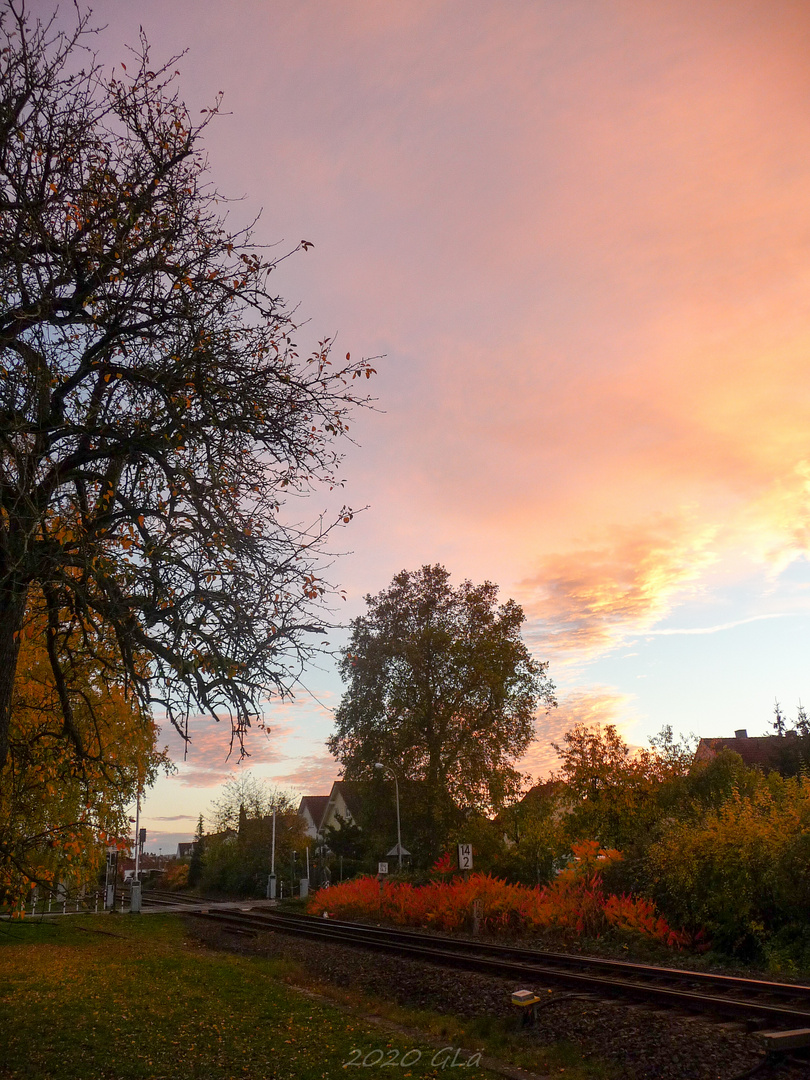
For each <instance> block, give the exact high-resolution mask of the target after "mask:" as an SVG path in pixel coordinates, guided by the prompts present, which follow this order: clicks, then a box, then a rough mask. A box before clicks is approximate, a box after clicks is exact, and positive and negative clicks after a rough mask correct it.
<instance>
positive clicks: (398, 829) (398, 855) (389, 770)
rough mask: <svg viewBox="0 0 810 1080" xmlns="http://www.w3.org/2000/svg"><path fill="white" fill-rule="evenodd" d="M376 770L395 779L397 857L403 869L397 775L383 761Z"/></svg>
mask: <svg viewBox="0 0 810 1080" xmlns="http://www.w3.org/2000/svg"><path fill="white" fill-rule="evenodd" d="M374 768H375V769H382V770H383V771H385V772H389V773H390V774H391V776H392V777H393V778H394V790H395V791H396V793H397V857H398V859H399V869H400V870H401V869H402V833H401V831H400V828H399V784H398V782H397V774H396V773H395V772H394V770H393V769H392V768H391V767H390V766H388V765H383V763H382V762H381V761H378V762H376V763H375V765H374Z"/></svg>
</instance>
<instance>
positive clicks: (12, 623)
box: [0, 578, 28, 769]
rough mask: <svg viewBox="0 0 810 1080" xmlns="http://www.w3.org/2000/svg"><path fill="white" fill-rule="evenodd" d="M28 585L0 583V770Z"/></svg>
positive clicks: (10, 582)
mask: <svg viewBox="0 0 810 1080" xmlns="http://www.w3.org/2000/svg"><path fill="white" fill-rule="evenodd" d="M27 596H28V586H27V585H24V584H22V583H21V582H19V581H14V580H13V579H12V580H9V579H8V578H7V579H6V580H5V581H4V582H3V583H2V585H0V769H2V767H3V766H4V765H5V763H6V758H7V757H8V732H9V726H10V723H11V703H12V699H13V696H14V677H15V675H16V673H17V659H18V657H19V655H20V634H21V631H22V627H23V622H24V620H25V602H26V599H27Z"/></svg>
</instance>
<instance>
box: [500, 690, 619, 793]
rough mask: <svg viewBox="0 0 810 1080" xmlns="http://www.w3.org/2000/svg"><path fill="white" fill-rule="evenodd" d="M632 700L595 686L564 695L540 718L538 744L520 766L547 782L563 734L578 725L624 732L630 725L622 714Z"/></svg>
mask: <svg viewBox="0 0 810 1080" xmlns="http://www.w3.org/2000/svg"><path fill="white" fill-rule="evenodd" d="M630 700H631V699H630V696H629V695H628V694H622V693H619V692H617V691H616V690H613V689H612V688H610V687H591V688H589V689H587V690H576V691H572V692H570V693H568V694H565V695H563V696H562V697H561V699H560V703H559V706H558V708H556V709H552V710H551V712H549V713H547V714H546V715H545V716H541V717H538V719H537V722H536V724H535V738H534V742H533V743H532V744H531V746H530V747H529V749H528V751H527V752H526V754H525V756H524V757H523V758H521V760H520V762H519V763H518V767H519V768H520V769H521V771H522V772H528V773H530V774H531V775H532V777H534V778H535V779H540V780H542V779H545V778H546V777H547V776H548V775H549V774H550V773H551V772H553V770H554V769H555V768H557V766H558V765H559V760H560V759H559V757H558V756H557V752H556V751H555V749H554V747H553V746H552V745H551V744H552V743H558V744H559V743H561V742H562V737H563V735H565V733H566V732H567V731H571V729H572V728H574V727H575V726H576V725H577V724H587V725H588V726H589V727H593V726H594V725H597V724H615V725H616V726H617V727H618V728H619V729H620V730H621V728H622V726H623V725H624V724H625V723H626V721H625V720H624V718H623V715H622V714H623V712H624V711H625V710H626V707H627V705H628V703H629V702H630Z"/></svg>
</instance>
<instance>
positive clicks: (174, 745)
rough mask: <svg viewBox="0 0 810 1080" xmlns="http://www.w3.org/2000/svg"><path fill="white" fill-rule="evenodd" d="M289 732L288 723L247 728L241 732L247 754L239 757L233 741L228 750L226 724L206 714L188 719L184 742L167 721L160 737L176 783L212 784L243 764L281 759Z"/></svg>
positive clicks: (228, 737) (196, 785)
mask: <svg viewBox="0 0 810 1080" xmlns="http://www.w3.org/2000/svg"><path fill="white" fill-rule="evenodd" d="M292 731H293V727H292V726H291V725H289V724H274V725H273V727H272V729H270V730H263V729H261V728H259V727H255V728H251V729H250V730H249V731H248V732H247V733H246V735H245V750H246V751H247V753H248V755H249V756H248V757H246V758H241V757H240V754H239V745H238V743H237V742H235V741H234V745H233V749H232V751H231V747H230V737H231V731H230V727H229V726H228V725H227V724H225V723H219V724H217V723H216V721H214V720H211V719H210V718H208V717H201V716H197V717H193V718H191V719H190V721H189V728H188V733H189V742H188V743H185V742H184V740H183V738H182V736H181V735H180V734H179V733H178V732H177V731H176V730H175V728H174V727H173V726H172V725H171V724H164V725H163V727H162V728H161V736H162V738H163V739H165V740H166V743H167V745H168V747H169V752H170V755H171V757H172V759H173V760H174V762H175V763H176V764H177V767H178V770H179V777H178V778H179V781H180V783H181V784H183V785H185V786H187V787H212V786H214V785H216V784H220V783H222V782H223V781H224V780H227V779H228V777H229V776H231V775H232V774H233V773H234V772H236V771H237V770H238V769H240V768H244V767H245V766H246V765H257V764H270V763H273V762H278V761H283V760H284V757H285V755H284V753H283V752H282V749H281V748H282V746H283V745H284V743H285V742H286V740H287V739H288V738H289V736H290V734H291V733H292Z"/></svg>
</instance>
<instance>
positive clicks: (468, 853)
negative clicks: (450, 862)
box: [458, 844, 473, 870]
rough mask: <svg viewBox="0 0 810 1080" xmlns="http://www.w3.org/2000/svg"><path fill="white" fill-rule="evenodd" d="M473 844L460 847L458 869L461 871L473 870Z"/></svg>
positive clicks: (460, 845)
mask: <svg viewBox="0 0 810 1080" xmlns="http://www.w3.org/2000/svg"><path fill="white" fill-rule="evenodd" d="M472 865H473V860H472V844H459V845H458V868H459V870H472Z"/></svg>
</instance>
